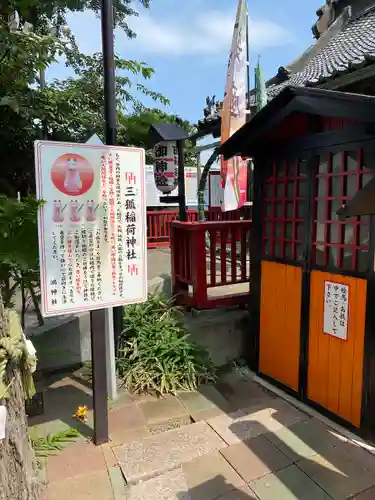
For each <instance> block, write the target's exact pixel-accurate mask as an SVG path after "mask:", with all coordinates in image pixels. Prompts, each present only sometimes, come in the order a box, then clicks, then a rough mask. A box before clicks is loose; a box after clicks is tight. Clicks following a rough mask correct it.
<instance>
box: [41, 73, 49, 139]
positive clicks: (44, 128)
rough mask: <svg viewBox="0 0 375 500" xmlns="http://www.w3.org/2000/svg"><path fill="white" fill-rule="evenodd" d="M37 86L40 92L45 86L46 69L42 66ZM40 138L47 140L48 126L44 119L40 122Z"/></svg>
mask: <svg viewBox="0 0 375 500" xmlns="http://www.w3.org/2000/svg"><path fill="white" fill-rule="evenodd" d="M39 88H40V91H41V92H43V91H44V89H45V88H46V70H45V69H44V68H42V69H41V70H40V71H39ZM42 138H43V140H45V141H47V140H48V127H47V123H46V121H45V120H43V122H42Z"/></svg>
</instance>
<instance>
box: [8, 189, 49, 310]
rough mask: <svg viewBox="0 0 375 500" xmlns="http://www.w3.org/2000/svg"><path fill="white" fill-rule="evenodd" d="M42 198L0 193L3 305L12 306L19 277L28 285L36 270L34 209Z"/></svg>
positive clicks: (36, 249) (36, 241)
mask: <svg viewBox="0 0 375 500" xmlns="http://www.w3.org/2000/svg"><path fill="white" fill-rule="evenodd" d="M41 204H42V202H40V201H37V200H35V199H34V198H31V197H30V198H25V199H24V200H22V201H17V200H15V199H11V198H6V197H5V196H0V288H1V294H2V298H3V302H4V305H5V307H8V308H11V307H12V306H13V296H14V293H15V292H16V289H17V287H18V286H19V285H20V282H21V279H23V280H24V283H25V284H26V286H28V285H29V284H30V285H32V283H33V282H34V280H35V278H36V274H37V270H38V222H37V212H38V208H39V206H40V205H41Z"/></svg>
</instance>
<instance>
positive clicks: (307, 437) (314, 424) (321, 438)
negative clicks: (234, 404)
mask: <svg viewBox="0 0 375 500" xmlns="http://www.w3.org/2000/svg"><path fill="white" fill-rule="evenodd" d="M265 437H266V438H267V439H268V440H269V441H270V442H271V443H272V444H274V445H275V446H276V447H277V448H278V449H279V450H281V451H282V452H283V453H284V454H285V455H287V456H288V457H289V458H290V459H291V460H292V461H293V462H296V461H297V460H301V459H302V458H308V457H311V456H312V455H315V454H316V453H320V452H322V451H324V450H326V449H327V448H332V447H334V446H337V445H338V444H340V440H339V438H338V437H336V436H334V434H333V433H332V430H331V429H330V428H329V427H327V426H325V425H324V424H322V423H320V422H319V421H318V420H316V419H311V420H308V421H306V422H300V423H298V424H294V425H292V426H290V427H289V428H284V429H281V430H280V431H277V432H275V433H271V432H269V433H267V434H265Z"/></svg>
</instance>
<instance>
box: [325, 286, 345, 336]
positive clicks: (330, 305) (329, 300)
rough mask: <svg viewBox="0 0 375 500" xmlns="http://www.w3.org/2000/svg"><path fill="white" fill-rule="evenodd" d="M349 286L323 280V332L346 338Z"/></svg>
mask: <svg viewBox="0 0 375 500" xmlns="http://www.w3.org/2000/svg"><path fill="white" fill-rule="evenodd" d="M348 312H349V286H348V285H343V284H342V283H334V282H333V281H325V282H324V333H327V334H328V335H332V336H333V337H336V338H338V339H342V340H347V339H348Z"/></svg>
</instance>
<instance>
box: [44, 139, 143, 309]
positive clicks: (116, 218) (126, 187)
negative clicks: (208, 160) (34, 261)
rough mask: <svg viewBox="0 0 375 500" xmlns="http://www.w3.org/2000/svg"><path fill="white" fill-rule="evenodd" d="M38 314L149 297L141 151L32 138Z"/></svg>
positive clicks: (97, 307)
mask: <svg viewBox="0 0 375 500" xmlns="http://www.w3.org/2000/svg"><path fill="white" fill-rule="evenodd" d="M35 162H36V165H35V167H36V185H37V196H38V198H39V199H41V200H44V201H45V202H46V203H45V204H44V205H43V206H42V207H41V209H40V212H39V219H38V228H39V255H40V273H41V305H42V314H43V316H57V315H61V314H69V313H70V314H71V313H77V312H82V311H89V310H94V309H104V308H109V307H116V306H122V305H126V304H130V303H136V302H143V301H145V300H147V250H146V249H147V242H146V234H147V231H146V189H145V155H144V150H143V149H138V148H124V147H117V146H105V145H101V144H74V143H62V142H52V141H36V142H35Z"/></svg>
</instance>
